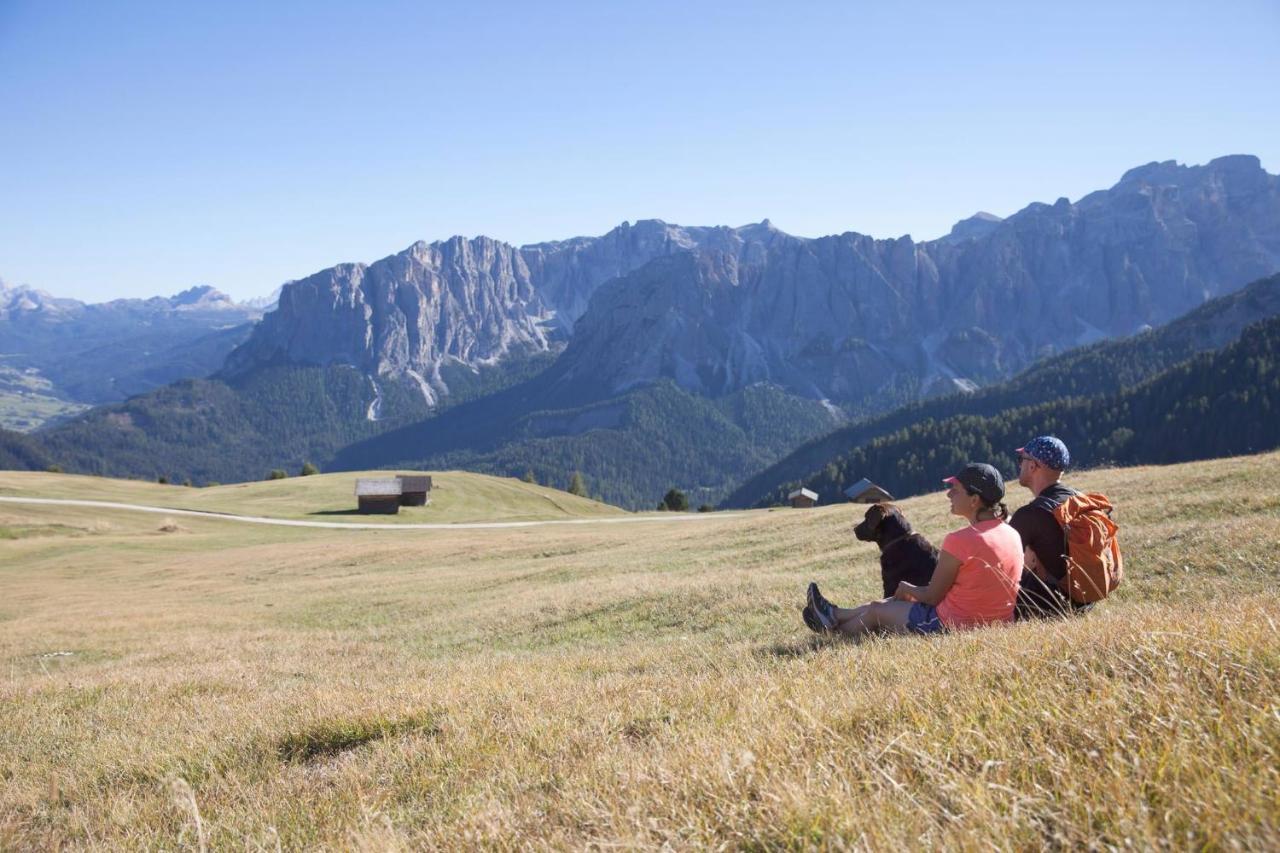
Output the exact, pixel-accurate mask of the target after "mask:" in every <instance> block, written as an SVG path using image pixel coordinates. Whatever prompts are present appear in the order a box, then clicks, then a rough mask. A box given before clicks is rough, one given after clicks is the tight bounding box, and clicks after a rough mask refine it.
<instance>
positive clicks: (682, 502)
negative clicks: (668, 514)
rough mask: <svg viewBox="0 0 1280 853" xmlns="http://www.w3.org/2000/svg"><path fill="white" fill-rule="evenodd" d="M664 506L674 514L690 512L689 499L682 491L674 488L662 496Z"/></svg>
mask: <svg viewBox="0 0 1280 853" xmlns="http://www.w3.org/2000/svg"><path fill="white" fill-rule="evenodd" d="M662 503H663V505H664V506H665V507H666V508H667V509H669V510H671V511H672V512H688V511H689V497H688V496H687V495H686V494H685V493H684V492H682V491H680V490H679V489H676V488H672V489H670V490H668V491H667V493H666V494H665V495H663V496H662Z"/></svg>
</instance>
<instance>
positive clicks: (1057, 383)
mask: <svg viewBox="0 0 1280 853" xmlns="http://www.w3.org/2000/svg"><path fill="white" fill-rule="evenodd" d="M1277 314H1280V275H1274V276H1270V277H1268V278H1264V279H1262V280H1260V281H1256V282H1254V283H1253V284H1250V285H1249V286H1247V287H1245V288H1243V289H1242V290H1240V291H1237V292H1236V293H1233V294H1229V295H1227V296H1222V297H1219V298H1218V299H1214V300H1211V301H1210V302H1207V303H1205V304H1204V305H1203V306H1201V307H1200V308H1197V309H1196V310H1194V311H1192V312H1190V313H1189V314H1186V315H1185V316H1183V317H1181V318H1179V319H1178V320H1175V321H1174V322H1172V323H1170V324H1169V325H1167V326H1163V327H1161V328H1158V329H1153V330H1151V331H1148V332H1145V333H1143V334H1140V335H1136V336H1134V337H1132V338H1125V339H1122V340H1114V341H1103V342H1100V343H1097V344H1094V345H1092V346H1087V347H1081V348H1079V349H1075V350H1071V351H1069V352H1066V353H1063V354H1062V355H1060V356H1056V357H1052V358H1049V359H1046V360H1044V361H1042V362H1039V363H1038V364H1036V365H1035V366H1033V367H1031V368H1029V369H1028V370H1026V371H1024V372H1023V373H1021V374H1019V375H1018V376H1016V377H1014V378H1013V379H1010V380H1008V381H1007V382H1002V383H1000V384H997V385H993V386H991V387H989V388H984V389H981V390H979V391H975V392H973V393H968V394H953V395H950V396H947V397H941V398H938V399H933V400H927V401H924V402H920V403H914V404H911V405H908V406H904V407H902V408H899V409H895V410H894V411H892V412H889V413H888V414H886V415H882V416H880V417H875V418H868V419H865V420H862V421H858V422H856V423H853V424H850V425H848V426H845V427H841V428H840V429H837V430H835V431H833V432H831V433H829V434H827V435H825V436H822V437H821V438H818V439H815V440H813V441H811V442H809V443H808V444H805V445H804V446H802V447H800V448H799V449H797V450H796V451H794V452H793V453H791V454H790V455H789V456H787V457H786V458H784V459H782V460H780V461H779V462H777V463H776V464H774V465H772V466H770V467H769V468H766V469H765V470H763V471H761V472H759V473H758V474H756V475H754V476H752V477H751V478H750V479H748V480H746V481H745V482H744V483H742V484H741V485H739V486H738V487H737V488H735V489H734V490H733V492H732V493H731V494H730V495H729V497H728V498H727V499H726V500H725V501H724V505H725V506H727V507H745V506H752V505H755V504H757V503H759V502H761V501H771V500H774V499H775V498H776V495H777V493H778V491H779V489H780V486H779V484H781V483H795V482H799V481H801V480H808V479H811V478H813V477H816V476H817V474H818V473H819V471H820V470H821V469H823V468H824V466H826V465H827V464H828V463H829V462H830V461H831V460H833V459H836V458H838V457H842V456H845V455H847V454H849V453H850V452H852V450H853V449H855V448H858V447H859V446H861V445H863V444H866V443H867V442H870V441H873V440H875V439H877V438H882V437H885V436H888V435H891V434H893V433H895V432H898V431H900V430H904V429H909V428H911V427H912V426H914V425H917V424H922V423H924V422H926V421H931V420H932V421H938V420H944V419H947V418H952V417H956V416H960V415H986V414H990V413H994V412H1000V411H1004V410H1008V409H1012V408H1015V407H1018V406H1034V405H1037V404H1040V403H1044V402H1046V401H1049V400H1057V399H1060V398H1071V397H1078V396H1096V395H1099V394H1103V395H1105V394H1114V393H1117V392H1119V391H1122V390H1123V389H1126V388H1132V387H1133V386H1135V385H1137V384H1139V383H1141V382H1143V381H1145V380H1147V379H1150V378H1151V377H1153V376H1156V375H1157V374H1159V373H1161V372H1162V371H1164V370H1167V369H1169V368H1170V367H1172V366H1173V365H1175V364H1178V363H1179V362H1181V361H1184V360H1185V359H1187V358H1189V357H1190V356H1192V355H1194V354H1196V353H1199V352H1203V351H1206V350H1212V349H1217V348H1219V347H1222V346H1223V345H1225V344H1227V343H1229V342H1231V341H1233V340H1235V339H1236V338H1237V337H1238V336H1239V335H1240V333H1241V331H1242V330H1243V329H1244V328H1245V327H1246V326H1247V325H1249V324H1250V323H1252V322H1255V321H1257V320H1260V319H1264V318H1267V317H1272V316H1276V315H1277ZM856 479H858V478H855V480H856ZM890 491H892V489H891V490H890Z"/></svg>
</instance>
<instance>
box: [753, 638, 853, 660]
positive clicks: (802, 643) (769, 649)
mask: <svg viewBox="0 0 1280 853" xmlns="http://www.w3.org/2000/svg"><path fill="white" fill-rule="evenodd" d="M840 642H842V640H840V639H839V638H838V637H823V636H819V635H816V634H815V635H813V636H810V637H805V638H803V639H800V640H790V641H788V642H781V643H770V644H769V645H766V646H760V647H759V648H757V649H755V654H756V655H758V656H760V657H774V658H802V657H806V656H808V655H811V654H814V653H816V652H820V651H822V650H823V649H827V648H830V647H831V646H834V645H836V644H838V643H840Z"/></svg>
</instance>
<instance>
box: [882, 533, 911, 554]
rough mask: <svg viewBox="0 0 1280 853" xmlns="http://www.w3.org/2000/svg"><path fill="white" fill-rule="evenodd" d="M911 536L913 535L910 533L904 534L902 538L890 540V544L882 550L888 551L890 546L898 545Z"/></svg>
mask: <svg viewBox="0 0 1280 853" xmlns="http://www.w3.org/2000/svg"><path fill="white" fill-rule="evenodd" d="M910 535H911V534H910V533H904V534H902V535H901V536H895V537H894V538H892V539H890V540H889V541H888V542H886V543H884V544H883V545H881V546H880V550H881V551H888V550H889V546H890V545H897V544H898V543H899V542H901V541H902V540H903V539H906V538H907V537H908V536H910Z"/></svg>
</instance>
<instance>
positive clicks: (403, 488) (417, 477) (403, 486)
mask: <svg viewBox="0 0 1280 853" xmlns="http://www.w3.org/2000/svg"><path fill="white" fill-rule="evenodd" d="M396 479H398V480H399V481H400V506H426V505H427V504H429V503H431V477H430V476H428V475H426V474H401V475H400V476H399V477H397V478H396Z"/></svg>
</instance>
